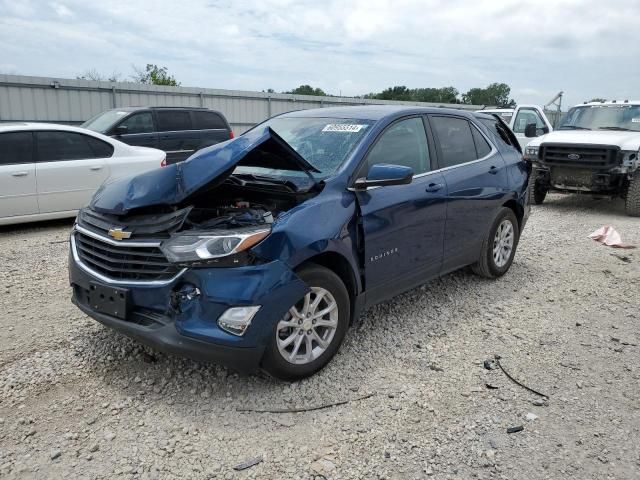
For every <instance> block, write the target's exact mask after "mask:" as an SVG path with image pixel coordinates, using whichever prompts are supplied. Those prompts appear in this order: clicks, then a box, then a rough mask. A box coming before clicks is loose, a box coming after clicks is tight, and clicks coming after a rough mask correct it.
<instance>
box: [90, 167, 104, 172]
mask: <svg viewBox="0 0 640 480" xmlns="http://www.w3.org/2000/svg"><path fill="white" fill-rule="evenodd" d="M89 170H92V171H94V172H96V171H98V170H102V167H101V166H96V167H90V168H89Z"/></svg>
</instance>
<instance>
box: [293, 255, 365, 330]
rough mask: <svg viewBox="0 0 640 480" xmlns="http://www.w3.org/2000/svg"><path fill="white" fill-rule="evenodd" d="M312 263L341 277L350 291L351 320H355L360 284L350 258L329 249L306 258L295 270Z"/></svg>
mask: <svg viewBox="0 0 640 480" xmlns="http://www.w3.org/2000/svg"><path fill="white" fill-rule="evenodd" d="M310 263H313V264H316V265H320V266H322V267H325V268H327V269H329V270H331V271H332V272H333V273H335V274H336V275H337V276H338V277H340V279H341V280H342V282H343V283H344V286H345V287H346V289H347V292H348V293H349V303H350V304H351V321H352V322H353V320H354V314H355V305H356V297H357V296H358V295H359V294H360V284H359V282H358V279H357V277H356V273H355V272H354V271H353V267H352V266H351V263H349V260H348V259H347V258H346V257H345V256H344V255H342V254H340V253H338V252H334V251H327V252H322V253H319V254H317V255H313V256H311V257H309V258H307V259H305V260H304V261H303V262H301V263H300V264H299V265H298V266H296V267H295V269H294V271H296V270H299V269H300V268H302V267H303V266H304V265H308V264H310Z"/></svg>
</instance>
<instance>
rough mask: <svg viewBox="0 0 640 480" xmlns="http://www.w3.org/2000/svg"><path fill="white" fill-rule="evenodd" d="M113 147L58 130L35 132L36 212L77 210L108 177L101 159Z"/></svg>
mask: <svg viewBox="0 0 640 480" xmlns="http://www.w3.org/2000/svg"><path fill="white" fill-rule="evenodd" d="M112 155H113V146H112V145H111V144H109V143H107V142H104V141H102V140H99V139H97V138H95V137H92V136H89V135H84V134H81V133H77V132H66V131H62V130H51V131H37V132H36V159H37V161H36V175H37V187H38V202H39V204H40V213H47V212H64V211H72V210H78V209H80V208H82V207H84V206H85V205H87V204H88V203H89V200H91V197H92V196H93V194H94V192H95V191H96V190H97V189H98V187H99V186H100V185H102V182H104V181H105V180H106V179H107V178H108V177H109V167H108V165H107V163H106V161H105V159H106V158H109V157H111V156H112Z"/></svg>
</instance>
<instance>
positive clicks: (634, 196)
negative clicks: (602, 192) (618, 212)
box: [625, 170, 640, 217]
mask: <svg viewBox="0 0 640 480" xmlns="http://www.w3.org/2000/svg"><path fill="white" fill-rule="evenodd" d="M625 210H626V212H627V215H629V216H630V217H640V170H636V171H635V174H634V176H633V178H632V179H631V180H630V181H629V186H628V187H627V195H626V198H625Z"/></svg>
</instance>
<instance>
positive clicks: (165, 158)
mask: <svg viewBox="0 0 640 480" xmlns="http://www.w3.org/2000/svg"><path fill="white" fill-rule="evenodd" d="M166 166H167V156H166V155H165V156H164V158H163V159H162V161H161V162H160V168H162V167H166Z"/></svg>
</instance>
